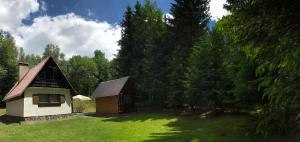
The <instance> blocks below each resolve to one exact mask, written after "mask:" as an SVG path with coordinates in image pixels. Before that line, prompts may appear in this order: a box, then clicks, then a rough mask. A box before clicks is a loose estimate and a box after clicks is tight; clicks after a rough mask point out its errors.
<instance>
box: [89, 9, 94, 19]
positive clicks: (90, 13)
mask: <svg viewBox="0 0 300 142" xmlns="http://www.w3.org/2000/svg"><path fill="white" fill-rule="evenodd" d="M87 11H88V16H90V17H91V16H95V13H94V12H92V10H91V9H88V10H87Z"/></svg>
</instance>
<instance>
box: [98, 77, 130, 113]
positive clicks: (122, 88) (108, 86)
mask: <svg viewBox="0 0 300 142" xmlns="http://www.w3.org/2000/svg"><path fill="white" fill-rule="evenodd" d="M131 86H132V85H131V84H130V83H129V77H123V78H119V79H115V80H110V81H105V82H101V83H100V84H99V86H98V87H97V88H96V90H95V91H94V93H93V97H94V98H95V99H96V113H97V114H119V113H122V112H128V111H131V110H132V109H133V103H134V102H133V91H132V87H131Z"/></svg>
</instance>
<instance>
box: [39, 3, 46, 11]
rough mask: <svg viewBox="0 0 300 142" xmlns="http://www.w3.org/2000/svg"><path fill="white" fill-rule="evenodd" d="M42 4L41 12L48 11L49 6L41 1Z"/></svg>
mask: <svg viewBox="0 0 300 142" xmlns="http://www.w3.org/2000/svg"><path fill="white" fill-rule="evenodd" d="M40 3H41V10H42V11H47V5H46V2H44V1H40Z"/></svg>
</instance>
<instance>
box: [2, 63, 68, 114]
mask: <svg viewBox="0 0 300 142" xmlns="http://www.w3.org/2000/svg"><path fill="white" fill-rule="evenodd" d="M73 92H74V89H73V87H72V85H71V84H70V83H69V81H68V80H67V79H66V77H65V76H64V74H63V73H62V71H61V70H60V68H59V67H58V65H57V64H56V63H55V61H54V59H53V58H52V57H48V58H46V59H44V60H43V61H42V62H41V63H39V64H38V65H36V66H34V67H33V68H32V69H29V67H28V64H24V63H20V64H19V81H18V82H17V83H16V84H15V85H14V86H13V87H12V88H11V90H10V91H9V92H8V93H7V94H6V96H5V97H4V99H3V101H5V102H6V114H7V115H9V116H17V117H23V118H25V117H39V116H49V115H50V116H51V115H62V114H70V113H72V103H71V101H72V99H71V97H72V95H73Z"/></svg>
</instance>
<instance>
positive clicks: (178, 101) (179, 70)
mask: <svg viewBox="0 0 300 142" xmlns="http://www.w3.org/2000/svg"><path fill="white" fill-rule="evenodd" d="M208 4H209V0H175V3H174V4H172V7H171V14H172V15H173V16H174V18H173V19H170V20H169V21H170V27H169V29H170V32H171V35H170V36H171V37H172V41H173V42H172V43H173V44H172V45H170V46H171V47H172V48H173V50H172V51H173V52H171V53H170V54H172V57H171V58H170V61H169V62H170V67H169V69H170V74H169V79H168V80H169V81H168V82H169V85H168V91H167V92H168V99H169V100H168V103H169V105H170V106H181V105H182V103H183V94H184V81H185V80H186V78H185V76H184V74H185V72H186V69H187V66H188V63H187V62H188V61H187V59H188V58H189V56H190V54H191V52H192V48H193V47H194V44H195V42H196V41H198V40H199V39H200V37H201V35H202V34H203V33H205V31H206V30H207V23H208V21H209V18H210V16H209V13H208V10H209V7H208Z"/></svg>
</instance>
